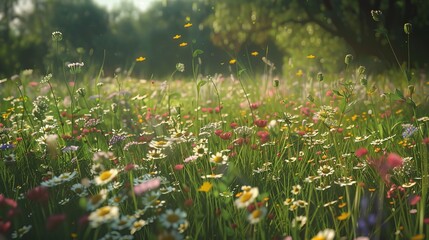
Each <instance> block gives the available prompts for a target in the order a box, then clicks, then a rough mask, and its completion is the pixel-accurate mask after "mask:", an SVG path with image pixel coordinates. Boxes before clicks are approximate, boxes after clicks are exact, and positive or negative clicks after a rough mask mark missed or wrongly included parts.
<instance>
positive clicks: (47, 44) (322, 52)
mask: <svg viewBox="0 0 429 240" xmlns="http://www.w3.org/2000/svg"><path fill="white" fill-rule="evenodd" d="M374 9H380V10H381V11H382V12H383V15H382V18H381V21H380V22H375V21H374V20H373V19H372V17H371V10H374ZM187 22H191V23H192V24H193V26H192V27H191V28H186V29H185V28H184V24H186V23H187ZM406 22H410V23H411V24H412V25H413V30H412V35H411V40H410V42H411V52H412V57H411V61H412V64H413V66H414V67H419V68H421V67H423V66H424V64H425V63H427V61H426V60H425V59H426V56H425V51H424V49H427V47H426V43H427V42H429V31H428V29H429V2H428V1H425V0H401V1H395V0H357V1H340V0H323V1H316V0H308V1H300V0H234V1H230V0H160V1H158V2H155V3H154V4H153V5H152V6H151V7H150V8H149V9H148V10H147V11H145V12H141V11H140V10H138V8H136V7H135V6H133V4H132V2H131V1H124V2H123V4H121V5H120V6H119V7H117V8H114V9H113V10H110V11H107V10H106V9H105V8H103V7H101V6H99V5H97V4H96V3H94V2H93V1H92V0H75V1H71V0H67V1H60V0H3V1H1V3H0V37H1V38H0V77H1V78H3V77H10V76H11V75H13V74H16V73H19V72H20V71H22V70H24V69H38V70H40V71H41V72H40V74H45V73H47V72H52V69H55V68H56V66H54V65H52V62H54V61H53V59H59V60H60V61H59V62H62V63H63V64H65V63H66V62H68V61H70V62H75V61H84V62H85V64H86V65H87V66H90V67H93V68H94V69H97V68H99V67H100V66H101V63H102V62H103V59H104V61H105V62H104V70H105V74H111V73H113V72H114V71H115V69H118V68H121V69H122V70H123V71H126V70H130V69H133V72H132V73H133V74H134V75H135V76H139V77H145V78H151V77H153V78H162V77H165V76H168V75H170V74H171V72H172V71H174V69H175V64H176V63H177V62H182V63H185V65H186V66H190V63H191V60H192V51H193V50H195V49H201V50H203V51H204V54H202V55H201V59H200V60H201V61H202V63H203V64H202V66H203V69H202V73H203V74H214V73H218V72H221V73H222V72H227V71H228V67H227V65H228V61H229V60H230V59H231V58H237V59H239V60H241V61H242V62H245V63H247V62H249V61H251V62H252V61H256V60H257V61H259V65H260V66H262V68H263V63H262V61H260V60H261V58H262V57H264V56H265V57H267V58H268V59H269V60H270V61H271V62H273V63H274V64H275V65H276V67H277V69H278V72H277V73H278V74H286V73H290V72H295V71H296V70H297V69H300V68H306V69H308V68H309V67H310V68H311V67H313V68H314V69H318V71H320V70H323V71H328V72H329V71H338V70H341V69H343V67H344V63H343V56H344V55H346V54H348V53H351V54H353V55H354V56H355V59H357V61H358V62H359V63H360V64H366V65H367V68H369V70H371V69H373V70H375V69H377V70H384V69H387V68H389V67H391V66H393V64H394V63H395V60H394V57H393V55H392V52H391V51H390V48H389V46H388V43H387V41H386V38H385V37H384V35H383V34H384V33H385V32H386V33H387V34H388V35H389V37H390V40H391V42H392V45H393V46H394V47H395V50H396V52H397V54H398V58H399V60H400V61H401V63H404V62H405V61H406V57H405V56H406V51H407V49H406V46H407V45H406V40H407V38H406V37H407V36H406V35H405V33H404V31H403V25H404V23H406ZM54 31H60V32H62V33H63V41H62V42H61V44H59V47H58V48H56V46H55V45H54V43H53V41H52V39H51V33H52V32H54ZM175 35H181V38H180V39H176V40H174V39H173V36H175ZM182 42H186V43H188V45H187V46H186V47H179V44H180V43H182ZM254 51H257V52H258V53H259V55H258V56H257V58H254V57H253V58H252V57H251V56H250V53H251V52H254ZM310 55H313V56H315V57H316V58H314V59H311V61H312V62H311V65H309V60H310V59H308V58H307V56H310ZM139 56H144V57H146V61H145V62H144V64H136V62H135V59H136V58H137V57H139ZM134 64H135V66H134V67H133V65H134ZM262 68H261V69H262ZM257 70H258V69H257V68H256V71H257ZM186 73H187V74H191V71H190V70H189V69H187V71H186V72H185V74H186Z"/></svg>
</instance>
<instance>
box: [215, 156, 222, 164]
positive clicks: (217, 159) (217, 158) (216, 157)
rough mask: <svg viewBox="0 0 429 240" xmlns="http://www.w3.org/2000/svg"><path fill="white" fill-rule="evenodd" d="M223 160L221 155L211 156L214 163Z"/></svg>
mask: <svg viewBox="0 0 429 240" xmlns="http://www.w3.org/2000/svg"><path fill="white" fill-rule="evenodd" d="M222 161H223V158H222V157H221V156H215V157H214V158H213V162H215V163H221V162H222Z"/></svg>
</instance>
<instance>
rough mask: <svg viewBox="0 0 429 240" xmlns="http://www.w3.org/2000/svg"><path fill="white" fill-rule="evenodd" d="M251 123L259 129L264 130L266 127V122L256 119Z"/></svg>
mask: <svg viewBox="0 0 429 240" xmlns="http://www.w3.org/2000/svg"><path fill="white" fill-rule="evenodd" d="M253 123H254V124H255V125H256V126H258V127H260V128H264V127H266V126H267V123H268V120H263V119H257V120H255V121H253Z"/></svg>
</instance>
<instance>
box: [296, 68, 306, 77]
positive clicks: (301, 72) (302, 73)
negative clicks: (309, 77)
mask: <svg viewBox="0 0 429 240" xmlns="http://www.w3.org/2000/svg"><path fill="white" fill-rule="evenodd" d="M295 75H296V76H297V77H302V76H303V75H304V72H303V71H302V70H301V69H299V70H298V72H296V73H295Z"/></svg>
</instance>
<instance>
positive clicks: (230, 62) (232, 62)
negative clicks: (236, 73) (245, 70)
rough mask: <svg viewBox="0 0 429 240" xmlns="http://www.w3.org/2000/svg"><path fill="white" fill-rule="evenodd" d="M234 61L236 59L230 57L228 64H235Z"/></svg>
mask: <svg viewBox="0 0 429 240" xmlns="http://www.w3.org/2000/svg"><path fill="white" fill-rule="evenodd" d="M236 62H237V60H236V59H231V60H229V64H231V65H233V64H235V63H236Z"/></svg>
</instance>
